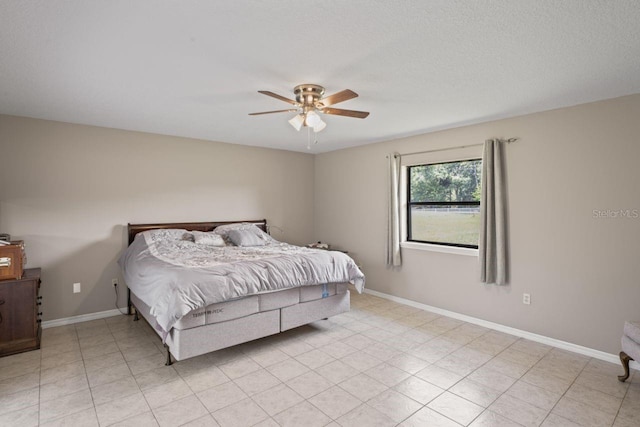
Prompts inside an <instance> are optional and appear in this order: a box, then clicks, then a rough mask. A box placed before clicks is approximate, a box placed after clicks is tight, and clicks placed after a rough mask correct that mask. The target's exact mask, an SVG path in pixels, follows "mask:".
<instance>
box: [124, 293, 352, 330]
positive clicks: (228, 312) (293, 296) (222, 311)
mask: <svg viewBox="0 0 640 427" xmlns="http://www.w3.org/2000/svg"><path fill="white" fill-rule="evenodd" d="M347 288H348V285H347V284H346V283H339V284H335V283H329V284H323V285H314V286H303V287H300V288H292V289H285V290H281V291H274V292H266V293H262V294H258V295H251V296H248V297H244V298H238V299H235V300H231V301H225V302H220V303H215V304H210V305H208V306H206V307H204V308H199V309H195V310H192V311H191V312H189V313H187V314H186V315H184V316H183V317H182V318H180V319H179V320H178V321H177V322H176V323H175V324H174V325H173V328H174V329H176V330H186V329H191V328H197V327H200V326H205V325H211V324H215V323H221V322H227V321H230V320H235V319H239V318H242V317H246V316H250V315H253V314H256V313H264V312H268V311H272V310H278V309H281V308H285V307H292V306H295V305H299V304H300V303H307V302H311V301H316V300H323V299H328V298H330V297H333V296H335V295H346V296H348V290H347ZM131 300H132V302H133V303H134V305H135V306H136V308H139V309H140V310H141V311H142V312H143V314H147V313H149V311H150V309H149V307H148V306H147V305H146V304H145V303H144V302H143V301H142V300H141V299H140V298H138V297H137V296H136V295H135V294H133V293H132V294H131ZM145 312H146V313H145ZM289 313H294V311H289ZM295 313H296V314H295V316H296V317H299V315H300V313H298V312H297V311H295ZM144 317H145V318H146V319H148V318H149V317H150V316H147V315H145V316H144ZM312 317H313V316H312ZM324 317H327V316H324ZM286 324H287V326H288V327H287V328H286V329H291V328H292V327H296V326H300V325H302V324H303V323H300V324H299V325H295V326H290V325H292V324H293V323H292V322H290V321H287V322H286ZM152 326H154V327H156V325H152Z"/></svg>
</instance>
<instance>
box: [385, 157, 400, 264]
mask: <svg viewBox="0 0 640 427" xmlns="http://www.w3.org/2000/svg"><path fill="white" fill-rule="evenodd" d="M388 159H389V165H388V183H387V186H388V206H389V209H388V216H387V266H389V267H399V266H400V265H402V257H401V256H400V155H399V154H398V153H393V154H389V156H388Z"/></svg>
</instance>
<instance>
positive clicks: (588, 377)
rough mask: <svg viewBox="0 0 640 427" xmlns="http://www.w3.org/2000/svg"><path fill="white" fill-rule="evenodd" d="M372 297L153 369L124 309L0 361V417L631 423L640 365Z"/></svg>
mask: <svg viewBox="0 0 640 427" xmlns="http://www.w3.org/2000/svg"><path fill="white" fill-rule="evenodd" d="M621 371H622V369H621V367H620V366H619V365H617V364H611V363H607V362H602V361H599V360H595V359H590V358H588V357H585V356H581V355H578V354H574V353H570V352H567V351H563V350H560V349H557V348H552V347H549V346H546V345H542V344H538V343H535V342H532V341H528V340H525V339H519V338H517V337H514V336H511V335H507V334H504V333H500V332H496V331H492V330H489V329H485V328H482V327H479V326H476V325H472V324H469V323H464V322H461V321H459V320H455V319H451V318H448V317H443V316H438V315H436V314H433V313H430V312H426V311H422V310H418V309H416V308H412V307H408V306H405V305H401V304H398V303H394V302H391V301H387V300H384V299H380V298H377V297H374V296H371V295H356V294H354V293H352V310H351V312H349V313H345V314H342V315H340V316H336V317H334V318H331V319H329V320H326V321H320V322H316V323H313V324H311V325H308V326H304V327H301V328H298V329H295V330H292V331H288V332H285V333H282V334H279V335H276V336H272V337H268V338H265V339H261V340H257V341H254V342H251V343H247V344H243V345H240V346H236V347H233V348H230V349H225V350H221V351H217V352H214V353H210V354H207V355H205V356H201V357H197V358H194V359H190V360H184V361H181V362H178V363H175V364H174V365H172V366H169V367H167V366H164V351H163V348H162V345H161V343H160V340H159V339H158V338H157V336H156V335H155V334H154V333H153V332H152V331H151V330H150V328H149V327H148V326H147V325H146V323H145V322H144V321H140V322H133V321H132V318H131V317H129V316H118V317H112V318H108V319H104V320H96V321H91V322H85V323H79V324H75V325H69V326H63V327H58V328H50V329H45V330H44V331H43V339H42V349H41V350H39V351H33V352H28V353H23V354H19V355H15V356H9V357H5V358H0V425H1V426H19V427H29V426H37V425H42V426H61V425H66V426H76V425H77V426H82V427H88V426H98V425H99V426H109V425H115V426H136V427H139V426H158V425H160V426H179V425H187V426H218V425H220V426H251V425H258V426H296V427H297V426H304V427H314V426H367V427H368V426H393V425H402V426H459V425H464V426H467V425H470V426H474V427H477V426H491V427H493V426H520V425H523V426H539V425H542V426H547V427H551V426H563V427H564V426H567V427H569V426H612V425H613V426H617V427H622V426H640V374H638V373H637V372H635V373H634V376H633V377H632V378H631V379H630V380H629V381H628V382H627V383H620V382H618V380H617V378H616V376H617V375H618V374H621Z"/></svg>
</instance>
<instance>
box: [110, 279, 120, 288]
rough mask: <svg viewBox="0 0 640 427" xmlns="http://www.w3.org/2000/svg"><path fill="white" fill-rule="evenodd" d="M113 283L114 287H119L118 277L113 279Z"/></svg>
mask: <svg viewBox="0 0 640 427" xmlns="http://www.w3.org/2000/svg"><path fill="white" fill-rule="evenodd" d="M111 284H112V285H113V286H114V287H117V286H118V279H111Z"/></svg>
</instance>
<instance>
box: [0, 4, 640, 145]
mask: <svg viewBox="0 0 640 427" xmlns="http://www.w3.org/2000/svg"><path fill="white" fill-rule="evenodd" d="M301 83H316V84H320V85H323V86H325V87H326V89H327V94H332V93H334V92H338V91H340V90H342V89H346V88H349V89H352V90H354V91H355V92H357V93H358V94H359V95H360V97H359V98H356V99H353V100H350V101H346V102H344V103H341V104H338V105H336V107H337V108H346V109H354V110H364V111H370V112H371V115H370V116H369V117H368V118H367V119H364V120H360V119H354V118H346V117H339V116H328V115H327V116H324V120H325V121H326V122H327V128H326V129H325V130H324V131H322V132H321V133H319V134H318V136H319V143H318V144H317V145H315V146H314V147H313V148H312V152H325V151H331V150H336V149H340V148H344V147H352V146H357V145H362V144H368V143H373V142H378V141H384V140H389V139H393V138H396V137H400V136H407V135H414V134H420V133H425V132H429V131H434V130H438V129H445V128H450V127H456V126H460V125H464V124H470V123H477V122H483V121H487V120H493V119H497V118H503V117H510V116H517V115H521V114H525V113H531V112H535V111H543V110H548V109H553V108H558V107H563V106H569V105H575V104H580V103H585V102H590V101H595V100H600V99H606V98H613V97H617V96H622V95H627V94H632V93H638V92H640V1H638V0H601V1H596V0H563V1H558V0H535V1H525V0H521V1H520V0H518V1H516V0H504V1H489V0H485V1H471V0H469V1H456V0H439V1H431V0H430V1H427V0H400V1H389V0H350V1H340V0H323V1H305V0H277V1H276V0H273V1H259V0H253V1H248V0H242V1H241V0H217V1H210V0H200V1H194V0H192V1H154V0H109V1H105V0H100V1H98V0H66V1H63V0H40V1H36V0H3V1H2V2H1V3H0V113H2V114H11V115H18V116H28V117H37V118H43V119H51V120H59V121H65V122H72V123H82V124H90V125H97V126H106V127H113V128H120V129H128V130H138V131H144V132H153V133H159V134H166V135H178V136H185V137H193V138H202V139H207V140H213V141H223V142H229V143H236V144H246V145H257V146H264V147H272V148H280V149H285V150H295V151H306V142H307V134H306V132H304V131H302V132H296V131H295V130H294V129H293V128H292V127H291V126H290V125H289V124H288V123H287V120H288V119H289V118H291V117H293V115H294V114H293V113H282V114H272V115H264V116H255V117H251V116H249V115H248V113H251V112H257V111H266V110H279V109H286V108H288V107H289V105H288V104H286V103H284V102H281V101H278V100H276V99H273V98H269V97H267V96H264V95H261V94H259V93H257V91H258V90H269V91H273V92H276V93H278V94H281V95H283V96H287V97H293V93H292V90H293V87H294V86H296V85H298V84H301Z"/></svg>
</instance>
